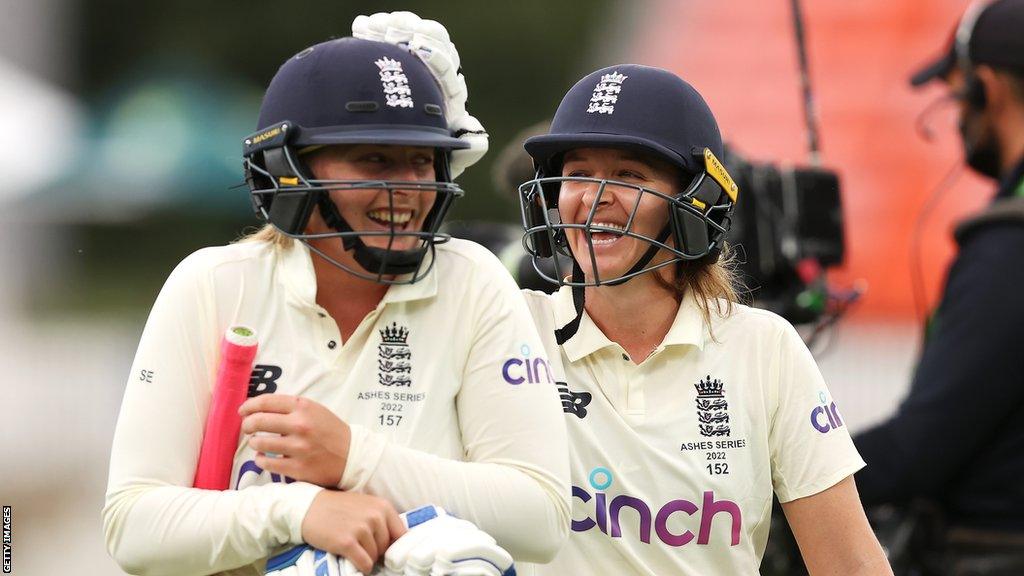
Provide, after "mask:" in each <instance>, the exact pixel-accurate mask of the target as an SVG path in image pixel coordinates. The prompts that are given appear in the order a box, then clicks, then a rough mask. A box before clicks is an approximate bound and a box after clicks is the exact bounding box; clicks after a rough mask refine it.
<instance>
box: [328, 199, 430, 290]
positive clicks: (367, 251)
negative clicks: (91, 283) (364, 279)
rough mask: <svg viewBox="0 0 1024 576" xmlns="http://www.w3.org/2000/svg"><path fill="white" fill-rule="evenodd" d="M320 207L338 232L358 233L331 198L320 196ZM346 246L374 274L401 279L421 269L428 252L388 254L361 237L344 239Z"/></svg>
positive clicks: (395, 251)
mask: <svg viewBox="0 0 1024 576" xmlns="http://www.w3.org/2000/svg"><path fill="white" fill-rule="evenodd" d="M317 206H318V207H319V208H320V215H321V216H322V217H323V219H324V222H325V223H326V224H327V225H328V226H330V227H331V228H333V229H334V230H335V231H336V232H340V233H343V234H348V233H351V232H355V231H354V230H353V229H352V227H351V226H349V224H348V222H346V221H345V219H344V218H342V217H341V214H339V213H338V207H337V206H335V205H334V202H332V201H331V199H330V198H329V197H328V195H327V194H324V193H321V194H319V198H317ZM341 242H342V246H343V247H344V248H345V250H352V256H353V258H355V261H356V263H358V264H359V265H360V266H362V267H363V269H364V270H366V271H367V272H370V273H371V274H379V275H382V274H387V275H396V276H397V275H401V274H412V273H413V272H416V270H418V269H419V267H420V264H422V263H423V257H424V256H425V255H426V253H427V248H426V247H425V246H424V247H422V248H416V249H414V250H387V249H385V248H373V247H370V246H367V245H366V243H364V242H363V239H362V238H360V237H359V236H358V235H354V234H353V235H349V236H342V237H341Z"/></svg>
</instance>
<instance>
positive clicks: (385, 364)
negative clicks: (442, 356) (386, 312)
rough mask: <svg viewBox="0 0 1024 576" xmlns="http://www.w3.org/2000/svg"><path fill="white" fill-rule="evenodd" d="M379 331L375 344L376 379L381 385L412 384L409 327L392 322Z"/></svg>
mask: <svg viewBox="0 0 1024 576" xmlns="http://www.w3.org/2000/svg"><path fill="white" fill-rule="evenodd" d="M378 332H380V344H378V345H377V380H378V381H379V382H380V384H381V385H382V386H412V350H410V349H409V343H408V340H409V329H408V328H406V327H405V326H399V325H398V323H397V322H392V323H391V326H385V327H384V329H383V330H379V331H378Z"/></svg>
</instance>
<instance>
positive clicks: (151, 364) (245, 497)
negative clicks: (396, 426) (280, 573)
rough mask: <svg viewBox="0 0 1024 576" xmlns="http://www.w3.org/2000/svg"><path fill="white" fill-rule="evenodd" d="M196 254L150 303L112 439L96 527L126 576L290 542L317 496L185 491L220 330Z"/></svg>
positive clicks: (231, 559) (236, 558) (219, 566)
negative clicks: (99, 525)
mask: <svg viewBox="0 0 1024 576" xmlns="http://www.w3.org/2000/svg"><path fill="white" fill-rule="evenodd" d="M201 255H202V252H200V253H197V254H195V255H193V256H190V257H189V258H187V259H186V260H185V261H184V262H182V263H181V264H180V265H179V266H178V267H177V268H176V269H175V271H174V272H173V273H172V274H171V276H170V277H169V278H168V280H167V282H166V284H165V285H164V287H163V289H162V290H161V292H160V295H159V296H158V297H157V300H156V303H155V304H154V306H153V310H152V311H151V313H150V316H149V320H148V321H147V323H146V327H145V329H144V331H143V334H142V339H141V341H140V343H139V348H138V351H137V353H136V357H135V361H134V363H133V365H132V369H131V373H130V375H129V378H128V383H127V386H126V387H125V393H124V400H123V402H122V404H121V411H120V415H119V416H118V422H117V427H116V429H115V432H114V443H113V449H112V451H111V459H110V476H109V480H108V484H107V494H106V504H105V506H104V509H103V527H104V533H105V537H106V544H107V549H108V551H109V552H110V554H111V555H112V556H113V557H114V559H115V560H116V561H117V562H118V564H120V565H121V567H122V568H124V569H125V570H126V571H128V572H131V573H133V574H146V575H149V574H175V575H199V574H210V573H214V572H219V571H221V570H226V569H230V568H236V567H239V566H244V565H246V564H250V563H252V562H255V561H257V560H259V559H261V558H264V557H266V556H268V555H269V553H270V552H271V550H272V549H273V548H275V547H277V546H281V545H284V544H288V543H298V542H300V541H301V525H302V519H303V518H304V517H305V513H306V511H307V510H308V508H309V505H310V503H311V502H312V500H313V498H314V497H315V496H316V494H317V493H318V492H319V490H320V488H319V487H316V486H313V485H310V484H305V483H301V482H296V483H292V484H289V485H282V484H270V485H264V486H257V487H252V488H249V489H245V490H241V491H234V490H231V491H224V492H220V491H208V490H200V489H195V488H191V486H192V481H193V479H194V476H195V469H196V461H197V459H198V455H199V447H200V443H201V441H202V434H203V427H204V424H205V419H206V412H207V409H208V406H209V402H210V388H211V383H212V381H213V378H214V372H215V365H214V364H215V362H216V358H217V347H218V345H219V341H220V336H221V334H222V333H223V330H224V329H223V328H222V327H218V322H217V320H216V318H215V314H214V294H213V287H212V283H211V282H209V281H208V278H209V271H208V268H209V267H208V266H206V265H205V264H204V259H203V258H202V256H201Z"/></svg>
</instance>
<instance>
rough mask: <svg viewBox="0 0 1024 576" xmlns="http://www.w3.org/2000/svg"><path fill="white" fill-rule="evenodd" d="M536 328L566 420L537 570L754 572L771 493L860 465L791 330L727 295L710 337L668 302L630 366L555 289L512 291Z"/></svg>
mask: <svg viewBox="0 0 1024 576" xmlns="http://www.w3.org/2000/svg"><path fill="white" fill-rule="evenodd" d="M524 294H525V296H526V299H527V302H528V303H529V305H530V307H531V309H532V312H533V314H534V318H535V320H536V321H537V327H538V329H539V330H540V331H541V334H542V335H543V336H544V337H545V339H546V341H547V343H546V345H547V346H548V353H549V355H551V357H552V358H558V360H552V365H553V367H554V368H555V374H556V378H557V379H558V380H559V381H560V384H559V386H560V389H561V392H562V405H563V410H564V412H565V417H566V422H567V425H568V428H569V441H570V442H571V444H572V447H571V449H570V460H571V468H572V470H571V475H572V484H573V488H572V492H573V499H572V523H571V529H572V533H571V534H570V536H569V543H568V544H567V545H566V546H565V547H564V548H562V551H561V552H560V553H559V555H558V556H557V557H556V559H555V561H554V562H552V563H551V564H548V565H545V566H541V567H539V569H540V570H539V573H541V574H550V575H556V574H557V575H564V574H596V575H603V574H608V575H616V576H617V575H623V574H656V575H666V574H673V575H691V576H708V575H712V574H729V575H734V574H735V575H740V574H742V575H747V574H751V575H752V574H757V573H758V567H759V565H760V563H761V556H762V554H763V553H764V548H765V543H766V542H767V538H768V528H769V523H770V515H771V506H772V492H773V491H774V492H775V493H776V494H778V497H779V500H780V501H782V502H788V501H790V500H794V499H796V498H802V497H804V496H810V495H812V494H816V493H818V492H821V491H823V490H825V489H826V488H829V487H831V486H833V485H835V484H836V483H838V482H839V481H840V480H842V479H844V478H846V477H847V476H849V475H851V474H853V473H854V472H855V471H857V470H858V469H860V468H861V467H862V466H864V462H863V460H861V458H860V456H859V455H858V454H857V451H856V449H855V448H854V446H853V442H852V441H851V439H850V435H849V433H848V432H847V429H846V427H845V426H844V425H843V421H842V417H841V416H840V414H839V412H838V410H837V409H836V407H835V404H834V403H833V401H832V398H831V396H830V395H829V392H828V389H827V388H826V387H825V383H824V381H823V380H822V377H821V374H820V372H819V371H818V368H817V366H816V365H815V363H814V359H813V358H812V357H811V354H810V352H809V351H808V350H807V348H806V346H804V343H803V341H802V340H801V339H800V337H799V335H798V334H797V332H796V330H794V329H793V327H792V326H790V325H789V323H788V322H786V321H785V320H783V319H782V318H780V317H778V316H776V315H774V314H772V313H770V312H766V311H763V310H757V309H753V308H749V307H747V306H741V305H735V306H734V307H733V313H732V314H731V315H730V316H729V317H727V318H722V317H719V316H716V315H714V314H713V315H712V318H713V321H712V330H713V334H714V338H712V336H711V333H710V332H709V330H708V327H707V326H706V325H705V323H704V320H703V318H702V315H701V312H700V310H699V308H698V307H697V305H696V304H695V302H694V301H693V299H692V298H689V297H687V298H684V299H683V303H682V305H681V306H680V307H679V311H678V313H677V314H676V318H675V321H674V323H673V324H672V327H671V329H670V330H669V332H668V334H667V335H666V336H665V339H664V341H663V342H662V343H661V345H659V346H658V347H657V348H656V349H655V350H654V352H652V353H651V355H650V356H649V357H648V358H646V359H644V360H643V361H642V362H640V363H639V364H636V363H634V362H633V361H632V360H631V359H630V358H629V357H628V356H627V354H626V352H625V351H624V350H623V349H622V348H621V347H620V346H619V345H618V344H616V343H614V342H611V341H610V340H608V338H607V337H605V335H604V334H603V333H602V332H601V331H600V329H599V328H598V327H597V326H596V325H595V324H594V322H593V321H592V320H591V319H590V317H589V316H588V315H586V314H584V316H583V318H582V320H581V322H580V325H579V330H578V331H577V333H576V335H575V336H573V337H572V338H570V339H569V340H568V341H567V342H565V344H563V345H562V346H561V347H557V345H556V344H555V341H554V336H553V332H554V330H555V329H556V328H560V327H562V326H564V325H565V324H567V323H568V322H569V321H570V320H572V319H573V317H574V316H575V310H574V308H573V303H572V294H571V289H570V288H568V287H566V288H563V289H562V290H560V291H559V292H558V293H556V294H554V295H551V296H548V295H545V294H542V293H540V292H532V291H524Z"/></svg>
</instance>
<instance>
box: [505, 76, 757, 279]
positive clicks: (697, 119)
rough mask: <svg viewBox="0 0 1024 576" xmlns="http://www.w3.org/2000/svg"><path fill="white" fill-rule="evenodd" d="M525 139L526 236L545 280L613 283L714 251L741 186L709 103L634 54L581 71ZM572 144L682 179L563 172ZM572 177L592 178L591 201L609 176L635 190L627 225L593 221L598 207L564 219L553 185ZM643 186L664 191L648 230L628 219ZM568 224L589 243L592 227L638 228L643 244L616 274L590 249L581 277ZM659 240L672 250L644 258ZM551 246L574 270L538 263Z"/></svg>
mask: <svg viewBox="0 0 1024 576" xmlns="http://www.w3.org/2000/svg"><path fill="white" fill-rule="evenodd" d="M525 148H526V151H527V152H528V153H529V154H530V156H532V157H533V160H534V164H535V166H536V168H537V175H536V178H534V179H533V180H530V181H528V182H526V183H524V184H522V185H521V186H520V188H519V198H520V205H521V208H522V215H523V225H524V227H525V229H526V233H525V235H524V236H523V244H524V246H525V247H526V250H527V251H528V252H529V253H530V254H531V256H533V259H534V266H535V267H536V268H537V270H538V272H539V273H540V274H541V275H542V276H544V277H545V278H546V279H547V280H548V281H551V282H555V283H557V284H560V285H571V286H599V285H615V284H621V283H623V282H625V281H627V280H629V279H630V278H633V277H635V276H637V275H640V274H644V273H646V272H650V271H651V270H655V269H658V268H661V267H664V266H669V265H672V264H674V263H676V262H679V261H683V260H697V259H702V258H706V257H712V258H717V255H718V253H719V251H720V250H721V247H722V244H723V242H724V240H725V236H726V233H727V232H728V230H729V226H730V224H731V215H732V211H733V207H734V206H735V203H736V198H737V194H738V189H737V187H736V184H735V183H734V182H733V180H732V178H731V177H730V176H729V174H728V172H727V171H726V170H725V167H724V166H723V165H722V163H721V162H720V161H719V160H718V158H719V157H720V156H722V155H723V153H722V137H721V134H720V133H719V130H718V123H717V122H716V121H715V118H714V116H713V115H712V113H711V110H710V108H708V105H707V104H706V103H705V102H704V99H703V98H702V97H701V95H700V94H699V93H697V91H696V90H695V89H694V88H693V87H692V86H690V85H689V84H688V83H686V82H685V81H683V80H682V79H681V78H679V77H678V76H676V75H675V74H673V73H671V72H668V71H667V70H662V69H660V68H653V67H650V66H641V65H637V64H623V65H619V66H610V67H608V68H602V69H601V70H598V71H596V72H593V73H591V74H588V75H587V76H585V77H584V78H583V79H582V80H580V81H579V82H577V83H576V85H575V86H573V87H572V88H571V89H570V90H569V92H568V93H566V95H565V97H564V98H563V99H562V103H561V104H560V105H559V106H558V110H557V111H556V112H555V116H554V118H553V119H552V122H551V130H550V133H548V134H545V135H541V136H534V137H533V138H529V139H528V140H527V141H526V144H525ZM579 148H615V149H626V150H631V151H635V152H637V153H640V154H641V155H644V156H648V157H653V158H656V159H659V160H662V161H665V162H668V163H669V164H671V165H672V166H674V167H676V168H678V169H679V171H680V173H681V174H682V177H683V178H682V182H680V183H679V186H678V189H676V190H652V189H649V188H645V187H643V186H638V185H636V184H631V183H626V182H618V181H614V180H603V179H590V178H578V177H563V176H562V175H561V170H562V159H563V157H564V155H565V153H566V152H568V151H570V150H573V149H579ZM572 181H577V182H578V181H584V182H592V183H594V185H595V186H597V187H598V192H597V199H596V200H595V201H594V206H595V207H596V205H597V203H598V201H599V200H600V198H601V196H602V195H603V194H604V193H605V189H606V187H607V186H609V185H612V186H615V187H622V188H627V189H633V190H635V191H636V192H637V194H638V199H637V202H636V203H635V204H634V207H633V212H632V213H631V214H630V217H629V221H628V222H629V224H628V225H627V226H626V227H625V229H624V230H622V229H618V228H611V227H605V226H600V225H595V224H594V222H593V220H594V215H595V210H591V212H590V216H589V217H588V218H587V221H586V222H584V223H581V224H573V223H564V222H562V221H561V219H560V217H559V213H558V194H559V190H560V188H561V185H562V183H563V182H572ZM645 194H649V195H652V196H654V197H656V198H659V199H660V200H662V201H664V202H665V207H666V210H667V212H668V221H667V224H666V226H665V228H664V229H663V230H662V231H661V232H660V233H659V235H658V236H657V237H655V238H652V237H649V236H646V235H643V234H639V233H636V232H634V231H633V229H632V228H633V226H632V223H633V221H634V218H633V216H634V215H635V213H636V210H637V209H638V208H639V205H640V202H639V196H640V195H645ZM568 229H579V230H582V231H583V233H584V234H585V235H586V239H587V242H588V244H590V243H591V241H592V237H591V234H592V233H595V232H603V233H611V234H616V235H620V236H626V237H631V238H636V239H638V240H641V241H644V242H647V243H649V244H650V246H649V248H648V249H647V251H646V253H645V254H644V255H643V256H642V257H641V258H640V259H639V260H638V261H637V262H636V263H635V264H634V265H633V266H632V267H631V268H630V269H629V270H628V271H627V272H625V273H624V274H621V275H619V276H617V277H614V278H601V277H600V276H599V275H598V274H597V265H596V262H594V261H593V258H594V257H593V253H591V255H590V257H591V265H592V267H591V268H590V269H591V270H593V271H594V275H595V277H594V278H590V279H585V278H584V277H583V274H582V271H581V269H580V258H585V257H586V255H583V254H575V255H574V254H571V252H570V251H569V247H568V243H567V241H566V234H565V231H566V230H568ZM669 238H671V239H672V240H671V243H669ZM660 250H666V251H668V252H669V253H670V255H671V258H669V259H668V260H665V261H660V262H658V263H656V264H651V260H652V259H653V258H654V256H655V254H656V253H657V252H659V251H660ZM555 252H558V253H560V254H563V255H566V256H570V257H573V258H574V261H575V263H576V264H575V266H574V269H573V274H572V277H571V278H567V277H566V275H565V274H563V273H562V271H561V270H557V271H556V273H557V275H558V277H557V278H555V277H551V276H550V275H549V274H546V273H545V272H544V270H543V267H542V266H541V265H540V262H539V259H542V258H548V257H551V256H553V255H554V254H555ZM557 261H558V259H557V258H555V262H556V264H557Z"/></svg>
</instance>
